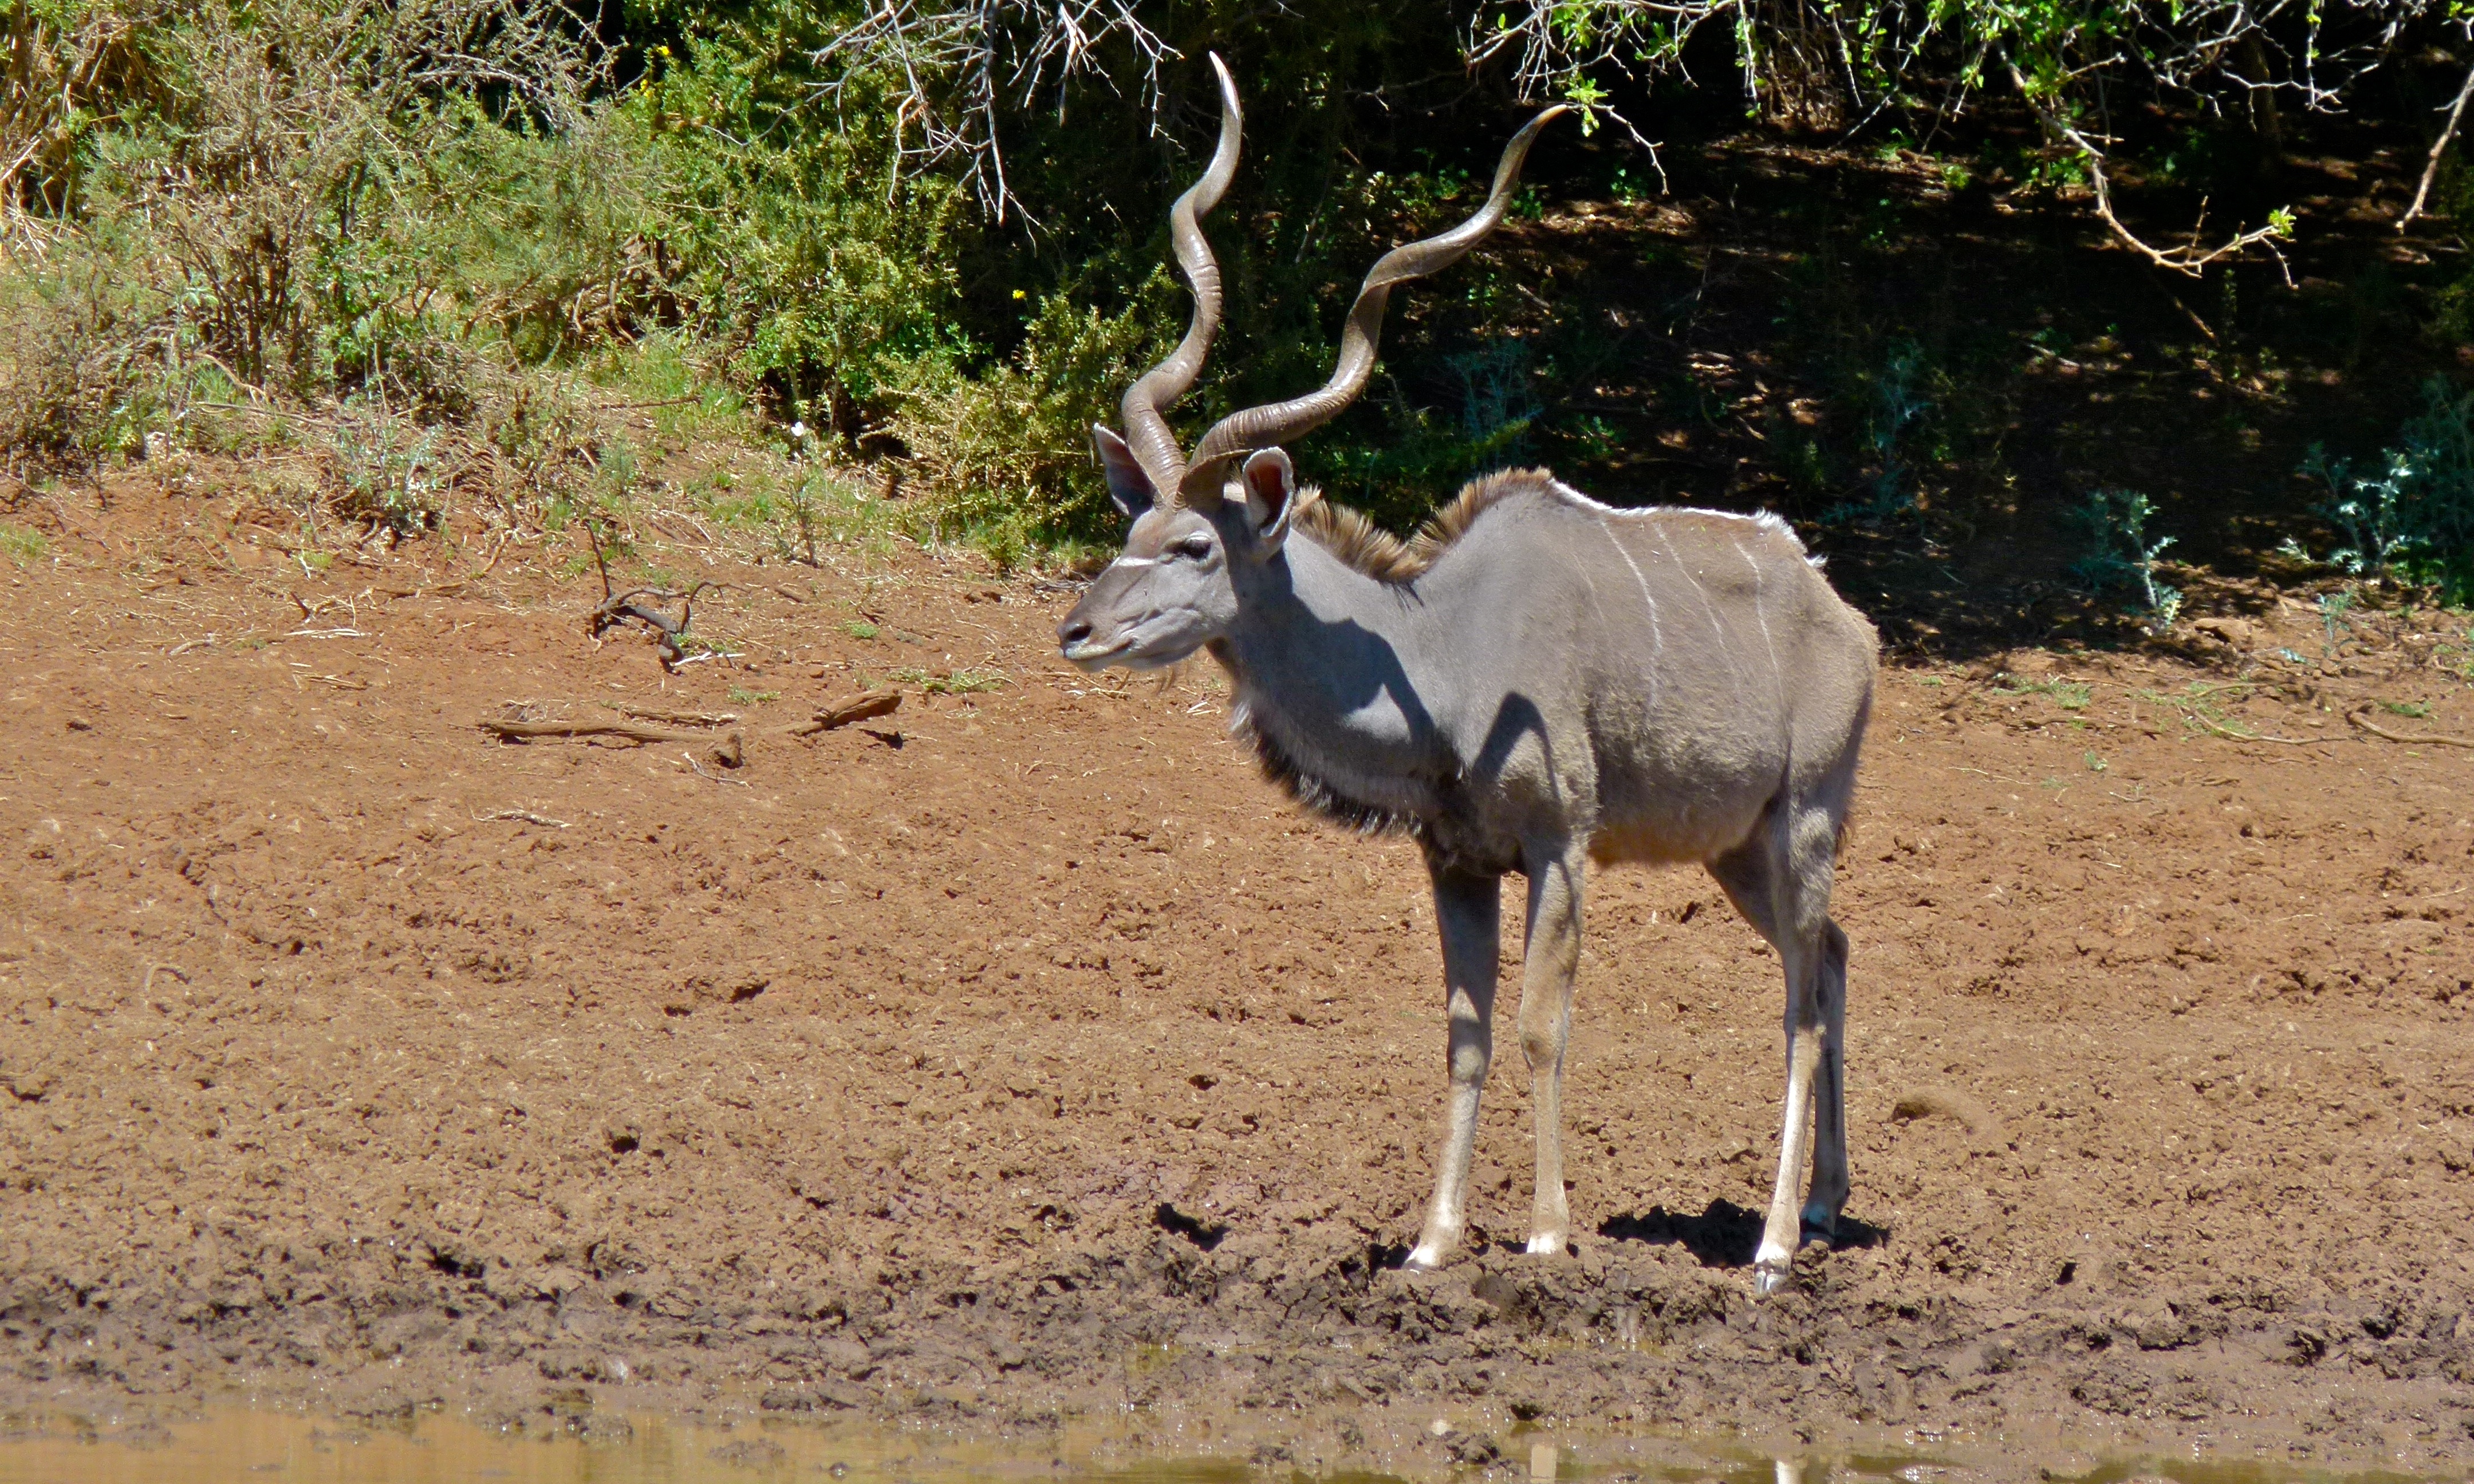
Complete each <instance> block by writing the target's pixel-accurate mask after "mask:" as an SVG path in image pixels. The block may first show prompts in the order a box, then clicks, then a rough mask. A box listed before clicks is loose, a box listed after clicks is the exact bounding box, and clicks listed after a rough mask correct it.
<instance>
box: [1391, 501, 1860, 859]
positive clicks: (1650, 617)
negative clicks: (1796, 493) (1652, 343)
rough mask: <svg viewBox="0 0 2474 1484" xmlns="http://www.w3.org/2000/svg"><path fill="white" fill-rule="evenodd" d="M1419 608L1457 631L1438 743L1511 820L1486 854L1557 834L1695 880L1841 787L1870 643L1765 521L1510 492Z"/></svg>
mask: <svg viewBox="0 0 2474 1484" xmlns="http://www.w3.org/2000/svg"><path fill="white" fill-rule="evenodd" d="M1508 482H1509V481H1508ZM1417 589H1418V595H1419V603H1420V606H1421V607H1422V608H1423V609H1424V610H1426V611H1427V612H1429V613H1431V614H1433V615H1435V619H1436V621H1437V622H1439V623H1440V624H1443V625H1445V626H1448V627H1449V628H1450V629H1452V630H1453V631H1455V632H1454V633H1453V634H1451V635H1450V636H1449V638H1448V639H1447V640H1446V641H1445V642H1444V643H1443V644H1442V645H1441V646H1439V652H1441V653H1444V654H1449V655H1453V656H1455V657H1458V658H1456V659H1455V661H1454V664H1455V668H1458V669H1459V670H1460V671H1461V674H1460V675H1459V676H1457V677H1455V678H1453V679H1452V680H1451V681H1449V682H1444V684H1443V688H1444V689H1446V690H1447V691H1448V692H1449V693H1450V694H1452V696H1453V698H1454V700H1453V704H1452V706H1451V707H1450V710H1451V717H1450V719H1449V721H1448V722H1446V726H1447V728H1448V729H1449V730H1450V731H1451V732H1452V734H1453V738H1454V751H1455V752H1456V753H1457V754H1459V755H1460V758H1461V762H1462V768H1463V776H1464V777H1465V778H1467V779H1468V781H1469V782H1470V783H1472V784H1475V785H1477V792H1479V793H1483V794H1491V795H1492V796H1494V798H1493V800H1492V802H1491V803H1481V804H1480V805H1479V806H1480V807H1484V808H1487V809H1488V810H1489V812H1491V813H1492V812H1503V813H1506V814H1508V815H1509V816H1510V817H1506V818H1500V819H1495V820H1492V821H1490V822H1489V823H1490V824H1492V825H1493V826H1496V827H1495V828H1493V829H1489V830H1487V832H1488V833H1490V834H1492V833H1496V832H1497V831H1498V830H1501V829H1509V830H1511V831H1512V832H1514V833H1518V834H1530V833H1533V832H1534V831H1535V830H1536V829H1537V828H1540V827H1545V826H1548V825H1549V819H1548V818H1544V817H1539V818H1523V817H1522V816H1530V815H1545V816H1557V817H1560V818H1561V820H1562V821H1563V822H1564V827H1569V826H1572V825H1578V826H1580V827H1581V829H1582V831H1583V832H1584V833H1586V834H1587V835H1588V837H1589V839H1590V840H1591V851H1592V853H1593V854H1595V855H1597V856H1598V857H1600V858H1601V859H1608V860H1613V859H1627V860H1652V861H1697V860H1706V859H1709V858H1710V857H1711V856H1713V855H1715V854H1718V853H1720V852H1721V851H1723V850H1727V849H1728V848H1730V847H1732V846H1733V845H1734V844H1735V843H1736V842H1737V841H1740V840H1741V839H1743V837H1744V836H1745V835H1746V834H1747V833H1748V832H1749V831H1750V830H1751V829H1752V827H1753V826H1754V825H1755V823H1756V822H1757V821H1758V818H1759V816H1760V813H1761V810H1762V808H1763V806H1764V805H1765V804H1767V803H1768V802H1769V801H1770V800H1771V799H1773V798H1775V797H1778V796H1779V795H1780V794H1781V793H1782V792H1783V791H1784V792H1790V793H1794V794H1798V795H1802V794H1807V793H1810V792H1812V791H1814V790H1816V789H1820V788H1822V787H1825V786H1826V784H1827V782H1828V780H1830V779H1831V778H1832V776H1834V775H1840V774H1847V775H1851V776H1852V771H1853V769H1854V766H1855V759H1856V752H1857V749H1858V746H1859V745H1860V742H1861V739H1862V735H1863V730H1864V723H1865V720H1866V717H1867V715H1868V713H1869V711H1870V707H1871V705H1872V691H1873V675H1874V668H1875V664H1876V660H1877V656H1878V651H1879V641H1878V639H1877V638H1876V636H1875V634H1874V632H1873V628H1872V625H1870V624H1869V623H1867V622H1866V621H1865V620H1864V618H1863V617H1862V615H1860V614H1858V613H1857V612H1856V610H1854V609H1852V608H1850V607H1849V606H1848V605H1847V604H1846V602H1844V601H1843V600H1842V599H1840V598H1839V596H1838V595H1837V594H1836V593H1835V592H1833V591H1832V590H1831V586H1830V584H1829V583H1828V582H1827V581H1826V580H1824V579H1823V577H1822V575H1821V573H1820V572H1819V570H1818V569H1816V567H1815V566H1814V565H1813V563H1812V562H1811V561H1810V560H1809V559H1808V557H1807V554H1806V552H1805V549H1804V546H1803V543H1802V542H1800V541H1798V540H1797V539H1796V538H1795V536H1794V534H1793V533H1792V532H1791V531H1789V530H1788V529H1787V527H1786V526H1785V524H1784V523H1783V522H1782V521H1780V520H1778V519H1777V518H1776V517H1773V516H1759V517H1746V516H1741V515H1725V514H1721V513H1717V512H1710V511H1697V510H1679V509H1671V508H1668V509H1652V510H1642V511H1617V510H1613V509H1610V508H1609V507H1606V506H1603V505H1600V504H1597V503H1596V502H1594V501H1591V500H1589V499H1587V498H1586V497H1584V496H1582V495H1579V494H1577V493H1575V492H1573V491H1569V490H1567V489H1565V488H1564V487H1563V486H1561V485H1558V484H1556V483H1554V482H1553V481H1552V480H1550V479H1547V478H1545V477H1544V476H1542V475H1540V476H1530V477H1519V478H1518V482H1517V484H1516V486H1515V487H1514V488H1512V489H1509V490H1507V491H1504V492H1502V493H1501V494H1499V495H1498V496H1497V497H1496V498H1494V499H1493V500H1492V502H1491V503H1489V504H1488V505H1487V506H1486V508H1485V509H1483V510H1481V511H1478V512H1477V513H1475V514H1474V515H1470V516H1469V517H1467V523H1466V525H1465V527H1464V529H1463V530H1462V531H1461V532H1460V533H1459V535H1458V536H1457V538H1456V539H1453V540H1452V541H1451V543H1450V545H1449V546H1447V547H1446V548H1444V549H1443V551H1442V552H1441V553H1440V554H1439V555H1438V556H1437V557H1436V559H1435V561H1434V562H1433V565H1432V566H1431V567H1430V568H1429V569H1428V571H1427V572H1426V573H1425V574H1424V575H1423V576H1422V577H1421V578H1420V579H1419V582H1418V584H1417ZM1471 802H1477V801H1475V800H1472V801H1471Z"/></svg>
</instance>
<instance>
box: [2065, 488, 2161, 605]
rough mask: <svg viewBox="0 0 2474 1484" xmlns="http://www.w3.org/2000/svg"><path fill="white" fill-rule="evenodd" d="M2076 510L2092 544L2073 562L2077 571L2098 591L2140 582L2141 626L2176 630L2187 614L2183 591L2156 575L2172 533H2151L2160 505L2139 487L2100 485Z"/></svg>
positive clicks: (2073, 570)
mask: <svg viewBox="0 0 2474 1484" xmlns="http://www.w3.org/2000/svg"><path fill="white" fill-rule="evenodd" d="M2075 514H2076V516H2077V519H2078V522H2079V524H2080V525H2081V526H2082V527H2084V528H2085V529H2086V532H2087V539H2088V545H2087V551H2086V554H2085V555H2083V556H2081V557H2080V558H2079V560H2078V561H2077V562H2074V563H2072V565H2071V571H2072V573H2073V574H2074V575H2075V576H2076V577H2077V578H2078V579H2079V580H2080V581H2081V582H2082V583H2085V584H2086V585H2087V586H2088V587H2089V588H2090V589H2091V590H2094V591H2097V592H2102V591H2104V590H2106V589H2107V588H2111V587H2117V586H2131V585H2134V584H2135V585H2136V586H2137V588H2138V592H2139V596H2140V603H2139V607H2138V608H2137V609H2135V610H2133V611H2135V612H2138V613H2140V614H2142V615H2143V617H2142V620H2141V624H2140V627H2142V628H2143V629H2145V630H2147V633H2148V634H2151V635H2162V634H2169V633H2171V631H2172V628H2173V622H2174V620H2175V619H2177V618H2179V617H2181V616H2182V591H2181V589H2180V588H2178V587H2174V586H2170V585H2169V584H2167V583H2164V582H2162V581H2160V580H2159V578H2158V575H2157V574H2158V571H2159V569H2160V563H2159V562H2158V561H2157V558H2158V557H2159V556H2160V555H2161V554H2163V552H2164V550H2165V548H2167V547H2168V546H2171V545H2172V544H2173V538H2171V537H2170V536H2160V537H2157V538H2156V539H2153V540H2150V539H2148V537H2147V522H2148V521H2149V520H2150V519H2151V518H2152V517H2153V516H2154V515H2155V514H2156V507H2155V506H2154V505H2153V504H2151V503H2149V501H2148V498H2147V495H2145V494H2142V493H2140V492H2139V491H2127V490H2103V489H2098V490H2091V491H2088V497H2087V503H2086V504H2085V505H2083V506H2081V507H2080V508H2079V509H2078V511H2077V512H2076V513H2075Z"/></svg>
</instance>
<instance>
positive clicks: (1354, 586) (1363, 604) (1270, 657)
mask: <svg viewBox="0 0 2474 1484" xmlns="http://www.w3.org/2000/svg"><path fill="white" fill-rule="evenodd" d="M1235 581H1236V587H1237V622H1236V624H1235V625H1234V627H1232V628H1231V629H1230V630H1229V632H1228V634H1227V636H1226V638H1225V639H1223V640H1221V641H1220V642H1219V643H1217V644H1215V645H1214V646H1213V653H1214V654H1215V655H1216V656H1217V657H1218V658H1220V660H1221V662H1222V663H1223V664H1225V665H1226V666H1227V668H1228V670H1229V672H1230V675H1231V677H1232V678H1233V679H1234V680H1235V682H1236V688H1237V698H1238V700H1239V701H1240V702H1241V703H1242V704H1243V705H1244V706H1245V707H1246V709H1247V712H1248V718H1249V724H1250V725H1251V727H1252V729H1253V730H1254V732H1255V733H1256V737H1257V740H1258V743H1260V744H1262V745H1264V747H1265V752H1266V760H1267V761H1269V762H1271V763H1272V764H1273V767H1274V769H1275V771H1277V770H1280V769H1283V768H1285V769H1286V770H1289V771H1293V772H1295V773H1296V774H1298V775H1299V776H1301V778H1302V781H1303V782H1304V783H1306V784H1309V785H1312V786H1310V787H1300V788H1299V790H1298V791H1299V793H1300V794H1301V795H1303V796H1304V797H1306V798H1308V799H1309V800H1310V801H1312V802H1317V803H1319V804H1322V806H1324V807H1326V808H1328V809H1330V810H1331V811H1332V812H1334V813H1339V814H1343V815H1346V816H1350V817H1355V818H1369V817H1372V816H1415V815H1424V814H1427V813H1428V812H1429V811H1430V809H1431V807H1432V805H1433V789H1434V787H1435V785H1436V784H1437V783H1439V782H1441V781H1443V780H1445V779H1448V778H1450V777H1451V776H1452V775H1453V774H1454V772H1455V771H1456V769H1455V766H1454V763H1453V760H1452V752H1451V748H1450V746H1449V743H1448V741H1447V740H1446V738H1445V735H1444V729H1443V725H1442V724H1441V721H1440V719H1439V718H1440V713H1441V708H1442V706H1443V704H1444V698H1443V696H1441V695H1440V694H1439V693H1438V692H1439V689H1440V685H1441V682H1442V679H1443V672H1442V671H1441V670H1440V669H1439V668H1438V667H1437V666H1436V665H1435V664H1434V663H1432V662H1431V656H1430V655H1429V654H1428V653H1427V652H1428V650H1429V649H1430V648H1431V646H1432V645H1433V643H1434V638H1435V635H1434V634H1433V632H1432V629H1433V625H1432V623H1431V620H1430V617H1429V614H1428V612H1427V610H1425V608H1424V605H1423V604H1422V603H1420V602H1419V599H1418V597H1417V596H1416V595H1415V594H1414V593H1412V592H1411V591H1409V590H1408V589H1406V588H1403V587H1399V586H1393V585H1391V584H1387V583H1383V582H1380V581H1378V580H1376V579H1374V578H1371V577H1369V576H1367V575H1366V574H1365V573H1363V572H1359V571H1357V570H1356V569H1355V568H1353V567H1350V566H1349V565H1348V564H1347V563H1346V562H1342V561H1341V560H1340V559H1339V558H1337V557H1334V556H1333V555H1331V554H1330V553H1329V552H1327V551H1324V550H1323V549H1322V547H1320V546H1318V545H1316V544H1315V543H1314V542H1313V541H1312V540H1309V539H1305V538H1303V537H1300V536H1293V537H1292V538H1291V539H1289V540H1288V542H1287V543H1286V544H1285V546H1284V548H1283V551H1282V554H1281V555H1280V556H1279V557H1277V558H1275V559H1274V560H1273V561H1271V562H1265V563H1263V564H1262V565H1260V566H1255V567H1250V568H1248V569H1246V570H1244V571H1242V572H1239V573H1237V574H1235ZM1318 789H1319V790H1321V791H1322V793H1323V794H1327V795H1328V796H1330V797H1328V798H1318V797H1317V791H1318Z"/></svg>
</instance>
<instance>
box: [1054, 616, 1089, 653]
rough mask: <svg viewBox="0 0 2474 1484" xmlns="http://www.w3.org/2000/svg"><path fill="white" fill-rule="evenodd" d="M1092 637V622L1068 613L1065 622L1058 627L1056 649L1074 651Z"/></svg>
mask: <svg viewBox="0 0 2474 1484" xmlns="http://www.w3.org/2000/svg"><path fill="white" fill-rule="evenodd" d="M1090 636H1091V620H1089V619H1087V618H1080V617H1077V616H1076V615H1074V614H1072V613H1068V614H1066V615H1065V621H1064V622H1063V623H1061V624H1058V625H1057V626H1056V647H1057V648H1059V649H1072V648H1073V647H1074V646H1075V645H1077V644H1079V643H1081V642H1082V641H1083V640H1085V639H1087V638H1089V637H1090Z"/></svg>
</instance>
